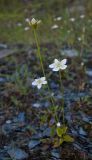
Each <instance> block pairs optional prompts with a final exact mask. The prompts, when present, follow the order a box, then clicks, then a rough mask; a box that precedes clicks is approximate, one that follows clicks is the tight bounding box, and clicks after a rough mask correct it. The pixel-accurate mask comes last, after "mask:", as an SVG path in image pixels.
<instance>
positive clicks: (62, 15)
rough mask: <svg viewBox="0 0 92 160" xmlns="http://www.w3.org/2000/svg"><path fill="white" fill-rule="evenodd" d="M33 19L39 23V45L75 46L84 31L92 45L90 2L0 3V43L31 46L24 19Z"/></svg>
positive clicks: (16, 0)
mask: <svg viewBox="0 0 92 160" xmlns="http://www.w3.org/2000/svg"><path fill="white" fill-rule="evenodd" d="M33 17H34V18H37V19H41V20H42V24H41V25H40V27H39V29H38V30H39V31H38V34H39V38H40V41H41V43H47V42H48V43H49V42H50V43H51V42H54V43H56V44H58V45H61V44H62V43H65V44H68V45H76V44H77V43H79V42H81V39H82V33H83V32H85V37H86V38H85V39H86V40H85V41H86V42H85V43H86V44H88V45H91V37H92V0H12V1H11V0H0V43H4V44H5V43H7V44H10V45H12V44H16V43H17V44H20V43H22V44H32V43H33V41H34V39H33V34H32V31H31V28H30V27H29V25H28V22H27V20H28V19H31V18H33ZM83 28H84V29H83Z"/></svg>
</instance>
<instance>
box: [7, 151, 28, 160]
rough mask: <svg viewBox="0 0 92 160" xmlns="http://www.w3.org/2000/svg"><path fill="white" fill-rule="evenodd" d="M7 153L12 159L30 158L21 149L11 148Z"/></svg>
mask: <svg viewBox="0 0 92 160" xmlns="http://www.w3.org/2000/svg"><path fill="white" fill-rule="evenodd" d="M7 153H8V154H9V155H10V157H11V158H12V159H16V160H23V159H26V158H28V154H27V153H26V152H25V151H24V150H22V149H20V148H10V149H8V151H7Z"/></svg>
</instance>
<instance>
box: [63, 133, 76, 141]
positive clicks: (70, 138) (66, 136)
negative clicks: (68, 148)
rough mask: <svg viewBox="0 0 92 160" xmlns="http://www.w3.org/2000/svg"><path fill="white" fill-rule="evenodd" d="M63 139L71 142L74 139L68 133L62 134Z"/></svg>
mask: <svg viewBox="0 0 92 160" xmlns="http://www.w3.org/2000/svg"><path fill="white" fill-rule="evenodd" d="M63 140H64V141H65V142H73V141H74V139H73V138H72V137H71V136H70V135H68V134H66V135H64V137H63Z"/></svg>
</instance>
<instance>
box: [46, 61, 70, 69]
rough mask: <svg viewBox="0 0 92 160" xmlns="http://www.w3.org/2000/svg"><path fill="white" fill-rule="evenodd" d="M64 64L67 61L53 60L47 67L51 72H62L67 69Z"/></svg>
mask: <svg viewBox="0 0 92 160" xmlns="http://www.w3.org/2000/svg"><path fill="white" fill-rule="evenodd" d="M66 62H67V59H63V60H62V61H59V60H57V59H55V60H54V63H52V64H51V65H49V68H52V70H53V71H59V70H64V69H66V68H67V65H66Z"/></svg>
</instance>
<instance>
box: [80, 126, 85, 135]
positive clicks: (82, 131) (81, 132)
mask: <svg viewBox="0 0 92 160" xmlns="http://www.w3.org/2000/svg"><path fill="white" fill-rule="evenodd" d="M79 134H81V135H82V136H86V135H87V133H86V132H85V131H84V130H83V128H82V127H80V128H79Z"/></svg>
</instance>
